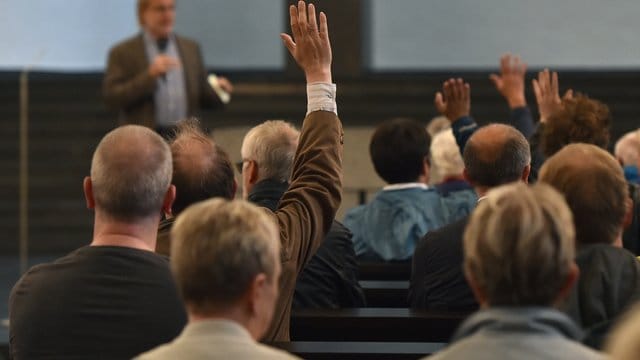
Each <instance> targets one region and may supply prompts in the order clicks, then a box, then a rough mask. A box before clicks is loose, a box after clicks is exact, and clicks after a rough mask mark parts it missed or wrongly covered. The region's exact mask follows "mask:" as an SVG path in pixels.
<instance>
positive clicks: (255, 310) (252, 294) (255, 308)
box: [248, 273, 269, 317]
mask: <svg viewBox="0 0 640 360" xmlns="http://www.w3.org/2000/svg"><path fill="white" fill-rule="evenodd" d="M268 285H269V284H268V281H267V275H266V274H263V273H260V274H258V275H256V277H255V278H253V282H252V283H251V288H250V290H249V298H248V302H249V310H250V312H251V317H257V316H258V314H259V313H260V311H262V308H261V306H262V301H263V299H264V298H265V292H266V291H267V286H268Z"/></svg>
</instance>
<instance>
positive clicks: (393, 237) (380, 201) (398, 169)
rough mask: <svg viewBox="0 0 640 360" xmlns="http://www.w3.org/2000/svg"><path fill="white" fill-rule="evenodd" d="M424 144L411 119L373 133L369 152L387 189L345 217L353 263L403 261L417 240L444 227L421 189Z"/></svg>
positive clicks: (432, 198) (436, 201) (425, 174)
mask: <svg viewBox="0 0 640 360" xmlns="http://www.w3.org/2000/svg"><path fill="white" fill-rule="evenodd" d="M430 143H431V138H430V137H429V134H427V131H426V130H425V129H424V126H423V125H421V124H420V123H418V122H417V121H415V120H410V119H394V120H390V121H387V122H385V123H383V124H381V125H379V126H378V127H377V128H376V130H375V132H374V134H373V137H372V138H371V143H370V144H369V153H370V155H371V160H372V162H373V166H374V168H375V170H376V173H377V174H378V175H379V176H380V177H381V178H382V179H383V180H384V181H385V182H386V183H387V184H389V185H387V186H385V187H384V188H383V189H382V191H380V192H379V193H377V194H376V195H375V197H374V198H373V200H371V202H369V203H368V204H366V205H362V206H358V207H356V208H353V209H351V210H349V211H348V212H347V215H346V216H345V219H344V224H345V226H346V227H347V228H348V229H349V230H351V232H352V233H353V243H354V246H355V251H356V255H357V256H358V258H360V259H363V260H370V261H376V260H384V261H392V260H395V261H400V260H408V259H410V258H411V256H412V255H413V251H414V249H415V245H416V243H417V242H418V240H419V239H420V237H421V236H422V235H424V234H425V233H426V232H427V231H429V230H432V229H437V228H439V227H441V226H442V225H444V224H446V222H447V220H448V219H447V218H446V217H445V212H444V209H443V207H442V203H441V201H440V196H439V195H438V193H437V192H436V191H435V190H434V189H433V188H429V187H428V186H427V184H428V183H429V146H430Z"/></svg>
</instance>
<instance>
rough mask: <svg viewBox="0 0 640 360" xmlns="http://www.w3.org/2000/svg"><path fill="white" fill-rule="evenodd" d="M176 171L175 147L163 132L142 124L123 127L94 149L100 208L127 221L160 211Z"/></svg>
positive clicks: (93, 169)
mask: <svg viewBox="0 0 640 360" xmlns="http://www.w3.org/2000/svg"><path fill="white" fill-rule="evenodd" d="M172 171H173V166H172V162H171V151H170V150H169V146H168V145H167V143H166V142H165V141H164V140H163V139H162V137H160V135H158V134H156V133H155V132H154V131H153V130H151V129H148V128H146V127H143V126H138V125H126V126H122V127H119V128H117V129H115V130H113V131H111V132H109V133H108V134H107V135H105V137H103V138H102V140H101V141H100V143H99V144H98V147H97V148H96V150H95V152H94V153H93V160H92V162H91V183H92V189H93V197H94V199H95V203H96V208H98V209H101V210H103V211H104V212H105V214H106V215H108V216H110V217H112V218H114V219H117V220H123V221H135V220H137V219H141V218H146V217H149V216H152V215H159V214H160V213H161V212H162V203H163V202H164V199H165V196H166V193H167V190H168V189H169V186H170V185H171V173H172Z"/></svg>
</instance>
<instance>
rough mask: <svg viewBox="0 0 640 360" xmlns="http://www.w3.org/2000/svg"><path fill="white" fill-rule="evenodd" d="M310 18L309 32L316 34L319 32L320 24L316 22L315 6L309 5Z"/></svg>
mask: <svg viewBox="0 0 640 360" xmlns="http://www.w3.org/2000/svg"><path fill="white" fill-rule="evenodd" d="M308 9H309V18H308V23H309V25H308V30H309V31H310V32H311V33H312V34H315V33H317V32H318V23H317V22H316V7H315V5H313V4H309V7H308Z"/></svg>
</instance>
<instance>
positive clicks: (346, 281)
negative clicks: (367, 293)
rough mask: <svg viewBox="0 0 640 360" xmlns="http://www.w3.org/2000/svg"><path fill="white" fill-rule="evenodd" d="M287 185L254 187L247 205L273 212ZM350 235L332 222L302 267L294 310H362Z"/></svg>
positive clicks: (265, 183)
mask: <svg viewBox="0 0 640 360" xmlns="http://www.w3.org/2000/svg"><path fill="white" fill-rule="evenodd" d="M288 187H289V184H288V183H286V182H284V183H283V182H277V181H274V180H263V181H260V182H258V183H257V184H256V185H254V187H253V189H251V192H250V193H249V201H251V202H253V203H255V204H256V205H259V206H263V207H266V208H268V209H271V210H272V211H275V210H276V209H277V208H278V203H279V202H280V198H281V197H282V195H283V194H284V192H285V191H286V190H287V188H288ZM351 237H352V235H351V232H350V231H349V230H348V229H347V228H346V227H345V226H344V225H342V224H341V223H339V222H337V221H334V222H333V223H332V224H331V229H330V230H329V232H328V233H327V236H325V238H324V241H323V242H322V245H320V247H319V248H318V251H317V252H316V253H315V254H314V255H313V257H312V258H311V259H310V260H309V262H308V263H307V265H306V266H305V267H304V269H303V270H302V272H301V273H300V275H299V276H298V280H297V281H296V288H295V292H294V295H293V308H294V309H301V308H317V309H338V308H353V307H363V306H365V298H364V292H363V291H362V288H361V287H360V285H359V284H358V264H357V262H356V253H355V251H354V249H353V242H352V241H351Z"/></svg>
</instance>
